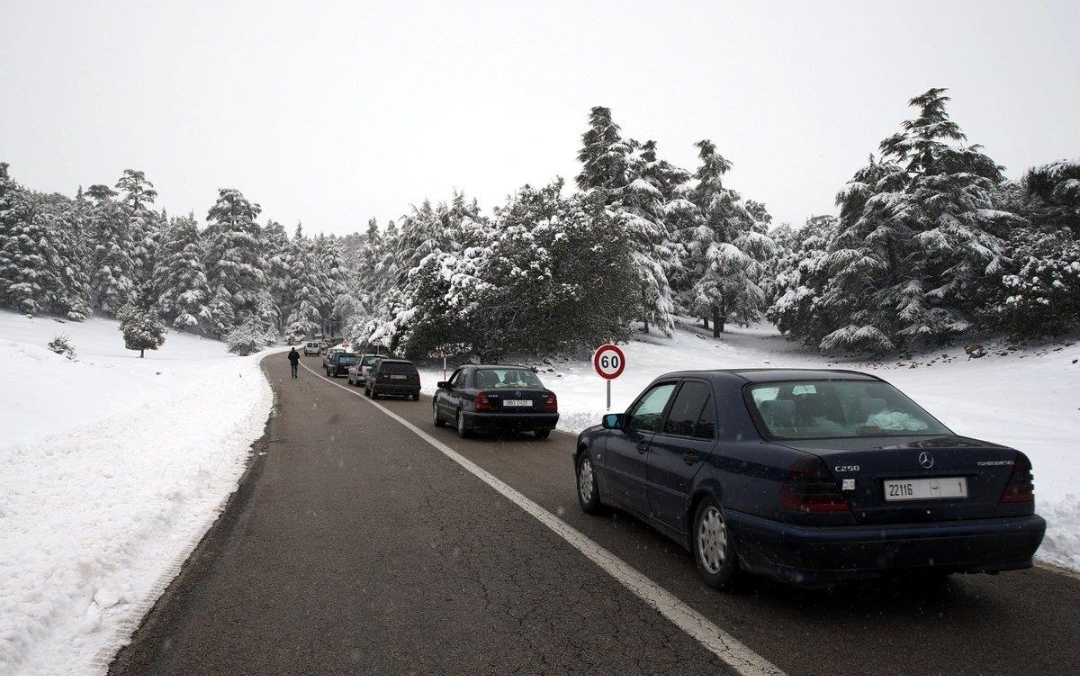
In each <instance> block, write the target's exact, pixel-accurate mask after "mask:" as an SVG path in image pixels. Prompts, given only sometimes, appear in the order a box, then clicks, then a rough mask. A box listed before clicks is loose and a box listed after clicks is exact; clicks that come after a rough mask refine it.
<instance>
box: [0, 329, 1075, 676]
mask: <svg viewBox="0 0 1080 676" xmlns="http://www.w3.org/2000/svg"><path fill="white" fill-rule="evenodd" d="M116 327H117V324H116V323H115V322H113V321H109V320H104V319H92V320H90V321H87V322H85V323H81V324H78V323H72V322H67V323H61V322H59V321H57V320H55V319H52V318H47V317H43V318H37V319H27V318H26V317H23V316H20V315H16V314H13V313H10V312H6V311H0V359H2V360H3V362H4V377H3V388H2V389H0V675H3V676H14V675H18V676H38V675H42V676H44V675H46V674H49V675H51V674H67V673H71V674H80V675H82V674H94V673H104V672H105V670H106V667H107V665H108V662H109V660H110V658H111V656H112V654H113V652H114V651H115V649H116V648H117V647H118V646H119V645H121V644H122V643H123V642H124V641H126V640H127V638H128V636H129V635H130V632H131V631H132V630H133V629H134V628H135V627H136V626H137V625H138V622H139V621H140V619H141V617H142V615H143V614H144V612H145V611H146V610H147V609H148V608H149V607H150V606H151V605H152V604H153V602H154V601H155V600H156V599H157V597H158V596H159V595H160V593H161V591H162V590H163V589H164V587H165V586H166V585H167V584H168V582H169V581H171V579H172V577H173V576H174V575H175V574H176V572H177V571H178V569H179V564H180V563H181V562H182V561H183V560H184V558H186V556H187V554H188V553H189V552H190V551H191V549H192V548H193V547H194V546H195V544H196V543H197V542H198V540H199V539H200V538H201V536H202V535H203V533H204V532H205V531H206V529H207V528H208V527H209V526H210V525H211V524H212V523H213V520H214V519H215V518H216V516H217V514H218V512H219V511H220V509H221V507H222V506H223V504H224V502H225V500H226V499H227V498H228V496H229V494H230V493H231V492H232V491H233V490H234V488H235V487H236V483H237V480H238V479H239V477H240V475H241V474H242V472H243V469H244V466H245V462H246V459H247V457H248V451H249V448H250V444H251V442H252V441H254V440H255V439H257V438H258V437H259V436H261V434H262V432H263V427H264V424H265V422H266V419H267V416H268V415H269V414H270V410H271V408H272V405H273V395H272V392H271V390H270V387H269V385H268V383H267V382H266V380H265V378H264V377H263V376H262V374H261V372H260V371H259V367H258V360H259V356H258V355H256V356H253V357H247V358H240V357H236V356H232V355H228V354H227V353H226V352H225V350H224V346H223V345H222V344H221V343H219V342H217V341H212V340H205V339H200V338H196V337H192V336H187V335H182V334H176V333H170V334H169V336H168V339H167V341H166V343H165V345H164V347H163V348H162V349H161V350H158V351H156V352H147V356H146V358H145V359H139V358H138V355H137V353H135V352H132V351H128V350H125V349H124V347H123V337H122V335H121V334H120V332H119V331H118V330H117V328H116ZM61 333H66V334H68V335H69V337H70V339H71V342H72V343H73V344H74V345H75V348H76V350H77V353H78V354H77V360H76V361H70V360H68V359H66V358H64V357H61V356H59V355H55V354H53V353H52V352H49V351H48V350H47V349H46V348H45V344H46V343H47V342H49V341H50V340H52V339H53V338H54V337H56V336H57V335H58V334H61ZM639 336H640V337H639V338H638V339H637V340H635V341H633V342H632V343H631V344H630V345H627V346H625V347H624V350H625V352H626V355H627V361H628V366H627V370H626V372H625V374H624V375H623V376H622V377H621V378H620V379H618V380H617V381H615V383H614V385H613V387H612V410H613V411H621V410H623V409H624V408H625V407H626V406H627V404H629V403H630V401H631V400H632V399H633V397H634V396H635V395H636V394H637V393H638V392H639V391H640V390H641V389H642V388H643V387H644V386H645V385H646V384H648V382H649V381H650V380H652V379H653V378H654V377H656V376H657V375H660V374H661V373H664V372H666V371H671V370H675V369H682V368H734V367H784V366H793V367H829V366H832V367H842V368H856V369H861V370H868V371H871V372H874V373H876V374H878V375H880V376H882V377H884V378H885V379H886V380H888V381H890V382H892V383H894V384H895V385H897V386H898V387H900V388H901V389H902V390H904V391H905V392H906V393H908V394H909V395H911V396H912V397H913V398H915V399H916V400H917V401H919V402H920V403H921V404H923V405H924V406H925V407H927V408H928V409H929V410H930V411H931V412H932V413H934V414H935V415H937V416H938V417H939V418H940V419H941V420H942V421H943V422H945V423H946V424H947V425H949V426H950V427H952V428H953V430H955V431H956V432H958V433H960V434H966V435H970V436H974V437H980V438H985V439H988V440H992V441H996V442H1000V443H1005V444H1010V445H1013V446H1016V447H1017V448H1020V449H1021V450H1023V451H1024V452H1025V453H1027V454H1028V455H1029V456H1030V457H1031V459H1032V462H1033V463H1034V466H1035V478H1036V496H1037V498H1036V499H1037V508H1038V511H1039V513H1040V514H1042V515H1043V516H1044V517H1046V519H1047V521H1048V522H1049V524H1050V526H1049V530H1048V532H1047V537H1046V540H1045V542H1044V543H1043V547H1042V549H1040V551H1039V555H1038V556H1039V558H1040V560H1042V561H1044V562H1048V563H1053V564H1057V565H1060V566H1065V567H1069V568H1072V569H1074V570H1080V462H1077V461H1076V457H1075V456H1076V452H1075V448H1076V442H1075V440H1076V439H1078V438H1080V408H1078V407H1080V363H1077V362H1078V360H1080V345H1077V344H1075V343H1073V344H1067V343H1064V342H1063V343H1058V344H1052V345H1048V346H1045V347H1041V348H1032V349H1026V350H1019V351H1013V352H1009V351H1007V350H1005V349H991V350H990V355H989V356H987V357H984V358H982V359H978V360H970V359H968V357H967V356H966V355H965V354H964V351H963V350H962V349H960V348H951V349H949V350H945V351H943V352H941V353H937V354H934V355H932V356H928V357H920V358H917V359H916V360H905V361H903V362H893V363H889V364H863V363H858V362H853V361H845V362H836V361H825V360H822V359H820V358H817V357H815V356H814V355H811V354H808V353H806V352H803V351H800V350H798V349H797V348H796V347H795V346H793V345H791V344H789V343H787V342H786V341H784V340H783V339H781V338H779V337H778V336H777V335H776V334H775V331H773V330H772V329H771V328H767V327H758V328H754V329H739V328H732V329H731V330H730V332H729V333H726V334H725V335H724V336H723V338H721V339H720V340H718V341H717V340H713V339H712V338H711V335H710V334H709V333H708V332H706V331H704V330H702V329H701V328H700V327H695V326H691V325H688V324H684V325H683V326H682V327H681V328H680V330H679V331H677V332H676V335H675V336H674V337H673V338H670V339H668V338H661V337H657V336H643V335H641V334H639ZM537 365H538V366H539V368H540V370H541V377H542V378H543V380H544V381H545V383H546V384H548V385H549V386H550V387H551V388H552V389H553V390H555V391H556V392H557V393H558V395H559V408H560V410H561V412H562V421H561V427H562V428H563V429H565V430H567V431H576V430H579V429H582V428H584V427H586V426H588V425H591V424H594V423H595V422H598V421H599V419H600V416H601V415H602V414H603V413H604V384H603V381H602V380H601V379H600V378H599V377H598V376H596V375H595V374H594V373H593V371H592V367H591V364H589V363H588V361H587V359H586V358H584V356H583V358H581V359H578V360H554V361H551V362H549V363H542V364H537ZM450 367H451V368H453V365H452V364H451V365H450ZM441 375H442V374H441V371H436V370H433V369H424V370H422V379H423V383H424V389H425V391H426V392H428V393H431V392H433V391H434V389H435V383H436V381H437V380H440V379H441Z"/></svg>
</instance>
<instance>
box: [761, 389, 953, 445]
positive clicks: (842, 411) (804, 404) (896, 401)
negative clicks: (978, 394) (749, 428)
mask: <svg viewBox="0 0 1080 676" xmlns="http://www.w3.org/2000/svg"><path fill="white" fill-rule="evenodd" d="M747 405H748V406H749V407H750V409H751V413H752V414H753V416H754V418H755V420H756V422H757V423H758V424H759V426H761V427H763V428H764V429H763V431H764V432H765V433H766V435H767V436H769V437H772V438H776V439H830V438H845V437H908V436H938V435H943V434H951V432H950V431H949V429H948V428H947V427H945V426H944V425H942V424H941V423H940V422H938V421H937V420H935V419H934V417H933V416H931V415H930V414H929V413H927V412H926V411H925V410H923V409H922V408H921V407H920V406H919V405H918V404H916V403H915V402H914V401H912V400H911V399H908V398H907V397H906V396H904V395H903V394H902V393H901V392H900V391H899V390H897V389H896V388H895V387H893V386H892V385H889V384H888V383H883V382H879V381H854V380H840V381H817V380H805V381H793V382H783V383H764V384H760V385H753V386H751V387H750V388H748V396H747Z"/></svg>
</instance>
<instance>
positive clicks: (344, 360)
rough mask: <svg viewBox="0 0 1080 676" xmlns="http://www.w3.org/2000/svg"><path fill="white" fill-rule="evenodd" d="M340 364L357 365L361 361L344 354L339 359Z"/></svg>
mask: <svg viewBox="0 0 1080 676" xmlns="http://www.w3.org/2000/svg"><path fill="white" fill-rule="evenodd" d="M337 360H338V363H339V364H355V363H356V362H358V361H360V358H359V357H354V356H352V355H351V354H343V355H341V356H340V357H338V358H337Z"/></svg>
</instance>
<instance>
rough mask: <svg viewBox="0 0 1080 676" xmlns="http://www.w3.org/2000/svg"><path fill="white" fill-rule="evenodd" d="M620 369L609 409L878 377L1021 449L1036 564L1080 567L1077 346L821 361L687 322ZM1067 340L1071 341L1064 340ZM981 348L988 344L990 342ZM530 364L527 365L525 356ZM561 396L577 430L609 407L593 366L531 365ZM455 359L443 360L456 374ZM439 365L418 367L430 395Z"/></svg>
mask: <svg viewBox="0 0 1080 676" xmlns="http://www.w3.org/2000/svg"><path fill="white" fill-rule="evenodd" d="M637 335H638V337H637V338H636V339H635V340H634V341H632V342H631V343H630V344H629V345H626V346H622V349H623V352H625V354H626V363H627V366H626V371H625V372H624V373H623V375H622V376H620V377H619V378H618V379H617V380H615V381H614V382H613V384H612V387H611V410H612V411H613V412H621V411H623V410H625V409H626V407H627V406H628V405H629V404H630V403H631V402H632V401H633V399H634V397H636V396H637V394H638V393H640V392H641V390H642V389H644V388H645V386H646V385H648V384H649V382H650V381H652V379H653V378H655V377H657V376H659V375H661V374H662V373H666V372H668V371H675V370H680V369H711V368H716V369H724V368H748V367H749V368H759V367H765V368H783V367H796V368H845V369H854V370H859V371H867V372H869V373H873V374H874V375H876V376H878V377H880V378H883V379H885V380H887V381H889V382H890V383H892V384H893V385H895V386H896V387H898V388H900V389H901V390H902V391H903V392H904V393H905V394H907V395H908V396H910V397H911V398H913V399H914V400H915V401H917V402H918V403H919V404H921V405H922V406H923V407H924V408H926V409H927V410H929V411H930V412H931V413H932V414H933V415H934V416H935V417H937V418H938V419H939V420H941V421H942V422H943V423H945V424H946V425H947V426H948V427H949V428H951V429H952V430H953V431H954V432H956V433H957V434H962V435H965V436H970V437H975V438H978V439H985V440H987V441H993V442H996V443H1000V444H1006V445H1008V446H1012V447H1014V448H1018V449H1020V450H1021V451H1023V452H1024V453H1026V454H1027V455H1028V457H1029V458H1031V462H1032V464H1033V466H1034V471H1035V505H1036V510H1037V511H1038V513H1039V514H1041V515H1042V516H1043V517H1044V518H1045V519H1046V521H1047V523H1048V527H1047V531H1046V538H1045V539H1044V540H1043V544H1042V547H1041V548H1040V549H1039V552H1038V554H1037V555H1036V556H1037V558H1038V560H1040V561H1043V562H1046V563H1050V564H1054V565H1058V566H1062V567H1066V568H1071V569H1073V570H1080V361H1078V360H1080V342H1077V341H1075V340H1068V341H1061V342H1058V343H1055V344H1048V345H1046V346H1043V347H1039V348H1031V349H1021V350H1015V351H1011V352H1010V351H1009V350H1008V349H1007V348H1005V347H1001V348H998V349H990V350H988V356H985V357H983V358H981V359H970V358H969V357H968V356H967V354H965V352H964V349H963V348H962V347H953V348H948V349H944V350H942V351H940V352H936V353H933V354H930V355H924V356H919V357H915V358H913V359H906V360H901V361H894V362H888V363H884V364H871V363H865V362H859V361H855V360H826V359H824V358H821V357H819V356H817V355H815V354H812V353H809V352H807V351H804V350H800V349H799V348H798V346H797V345H794V344H792V343H789V342H788V341H786V340H784V339H783V338H782V337H780V336H779V335H778V334H777V333H776V331H775V329H774V328H773V327H772V326H758V327H753V328H750V329H744V328H739V327H729V328H728V331H727V332H725V334H724V335H723V336H722V337H721V338H720V339H719V340H715V339H713V338H712V332H711V331H706V330H705V329H703V328H701V326H700V325H696V326H695V325H693V324H690V323H689V320H685V321H684V323H682V324H681V325H680V328H679V330H677V331H676V332H675V335H674V336H673V337H672V338H663V337H660V336H658V335H652V336H649V335H645V334H640V333H639V334H637ZM1070 343H1071V344H1070ZM986 347H989V348H993V346H991V345H989V344H987V346H986ZM529 363H532V362H529ZM532 364H533V365H535V366H538V367H539V369H540V378H541V380H542V381H543V382H544V384H545V385H546V386H548V387H549V388H551V389H552V390H554V391H555V393H556V394H557V395H558V397H559V411H560V413H561V414H562V415H561V417H560V420H559V427H560V428H561V429H564V430H566V431H569V432H577V431H580V430H582V429H584V428H586V427H588V426H590V425H595V424H597V423H599V422H600V418H601V416H603V414H604V413H605V403H606V402H605V389H604V381H603V380H602V379H601V378H600V377H599V376H597V375H596V373H595V372H594V371H593V369H592V364H591V362H589V361H587V360H586V359H579V360H574V361H567V360H554V361H548V362H545V363H539V364H537V363H532ZM453 367H454V365H453V364H449V365H448V368H449V369H450V370H451V371H452V370H453ZM438 380H442V370H441V369H438V370H435V369H424V370H421V382H422V384H423V390H424V392H425V393H426V394H432V393H434V391H435V383H436V382H437V381H438Z"/></svg>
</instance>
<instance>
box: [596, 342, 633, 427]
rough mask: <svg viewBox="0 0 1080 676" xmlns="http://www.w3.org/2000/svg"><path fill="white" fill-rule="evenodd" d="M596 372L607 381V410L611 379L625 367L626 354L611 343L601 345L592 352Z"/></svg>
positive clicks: (609, 402) (609, 403) (608, 408)
mask: <svg viewBox="0 0 1080 676" xmlns="http://www.w3.org/2000/svg"><path fill="white" fill-rule="evenodd" d="M593 368H594V369H595V370H596V374H597V375H599V376H600V377H601V378H603V379H604V380H606V381H607V410H608V411H610V410H611V381H612V380H615V379H616V378H618V377H619V376H621V375H622V372H623V370H624V369H625V368H626V355H624V354H623V351H622V350H620V349H619V348H618V347H617V346H615V345H612V344H610V343H609V344H607V345H601V346H600V347H599V348H598V349H597V350H596V352H594V353H593Z"/></svg>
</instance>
